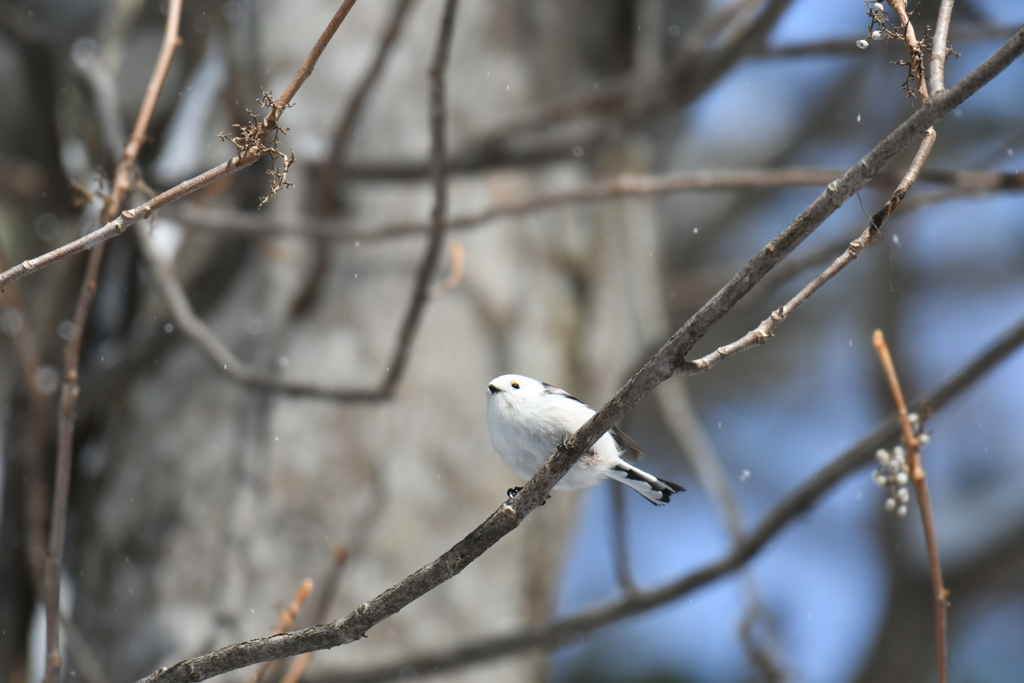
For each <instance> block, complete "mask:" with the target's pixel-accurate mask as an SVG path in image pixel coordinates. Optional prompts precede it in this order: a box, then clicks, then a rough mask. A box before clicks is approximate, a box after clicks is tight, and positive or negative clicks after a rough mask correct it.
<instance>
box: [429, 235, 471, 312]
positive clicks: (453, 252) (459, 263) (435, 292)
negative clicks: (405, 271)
mask: <svg viewBox="0 0 1024 683" xmlns="http://www.w3.org/2000/svg"><path fill="white" fill-rule="evenodd" d="M448 254H449V258H450V260H451V265H450V266H449V268H448V275H447V276H445V278H444V279H443V280H441V281H440V282H438V283H437V284H436V285H434V286H433V287H431V288H430V289H429V290H427V299H429V300H430V301H433V300H434V299H437V298H438V297H442V296H444V295H445V294H447V293H448V292H450V291H452V290H453V289H455V288H456V287H458V286H459V285H460V284H461V283H462V278H463V277H465V276H466V245H464V244H463V243H462V242H452V246H451V247H449V249H448Z"/></svg>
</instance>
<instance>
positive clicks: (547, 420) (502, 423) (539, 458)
mask: <svg viewBox="0 0 1024 683" xmlns="http://www.w3.org/2000/svg"><path fill="white" fill-rule="evenodd" d="M487 389H488V391H489V392H490V393H489V395H488V400H487V423H488V426H489V427H490V431H491V443H492V444H493V445H494V450H496V451H498V455H500V456H501V459H502V460H504V461H505V464H506V465H508V466H509V467H510V468H511V469H512V471H513V472H515V473H516V474H517V475H519V476H520V477H522V478H523V479H527V480H528V479H530V478H531V477H532V476H533V475H534V474H536V473H537V470H539V469H540V468H541V466H542V465H543V464H544V463H545V462H546V461H547V459H548V458H549V457H551V455H552V454H553V453H554V452H555V450H557V448H558V444H559V443H561V442H562V441H563V440H564V439H567V438H569V437H570V436H572V435H573V434H574V433H575V432H576V430H577V429H579V428H580V427H582V426H583V423H584V422H586V421H587V420H589V419H590V416H591V415H593V414H594V409H593V408H591V407H590V406H588V405H587V404H585V403H583V402H582V401H580V400H579V399H577V398H574V397H573V396H570V395H569V394H568V393H566V392H565V391H562V390H561V389H558V388H557V387H553V386H551V385H550V384H545V383H544V382H538V381H537V380H535V379H530V378H529V377H524V376H522V375H502V376H501V377H496V378H495V379H493V380H491V383H490V384H488V385H487ZM627 452H629V453H632V454H633V456H635V457H636V458H639V457H640V456H641V455H642V453H641V451H640V448H639V447H638V446H637V445H636V444H635V443H634V442H633V440H632V439H630V438H629V437H628V436H626V435H625V434H623V433H622V430H620V429H619V428H618V427H613V428H612V429H611V430H609V431H608V432H605V434H604V435H603V436H602V437H601V438H600V439H598V440H597V443H595V444H594V445H593V446H592V447H591V448H590V450H589V451H587V452H586V453H584V454H583V456H582V457H580V459H579V460H578V461H577V462H576V464H575V465H573V467H572V469H570V470H569V471H568V472H567V473H566V475H565V476H564V477H562V479H561V480H560V481H559V482H558V484H556V485H555V488H556V489H578V488H584V487H587V486H594V485H595V484H597V483H599V482H601V481H602V480H603V479H606V478H608V477H611V478H613V479H615V480H616V481H620V482H622V483H623V484H625V485H626V486H629V487H630V488H632V489H633V490H635V491H637V492H638V493H640V495H642V496H643V497H644V498H646V499H647V500H649V501H651V502H652V503H654V504H655V505H664V504H665V503H667V502H669V499H670V498H671V496H672V494H673V493H677V492H679V491H683V490H684V489H683V487H682V486H680V485H678V484H673V483H672V482H670V481H665V480H664V479H659V478H658V477H655V476H653V475H650V474H648V473H646V472H644V471H643V470H641V469H639V468H637V467H635V466H633V465H631V464H630V463H629V462H627V461H626V460H625V459H624V458H623V455H625V454H626V453H627Z"/></svg>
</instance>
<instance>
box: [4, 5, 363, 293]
mask: <svg viewBox="0 0 1024 683" xmlns="http://www.w3.org/2000/svg"><path fill="white" fill-rule="evenodd" d="M354 4H355V0H345V2H343V3H342V5H341V7H340V8H339V9H338V11H337V13H335V15H334V18H333V19H332V20H331V23H330V24H329V25H328V26H327V28H326V29H324V32H323V33H322V34H321V36H320V38H319V39H318V40H317V42H316V44H315V45H314V46H313V49H312V50H311V51H310V53H309V56H308V57H306V60H305V61H304V62H303V63H302V66H301V67H300V68H299V70H298V72H297V73H296V74H295V77H294V78H292V80H291V82H290V83H289V84H288V86H287V87H286V88H285V92H284V94H283V95H281V97H280V98H279V99H278V100H277V101H276V102H274V104H273V106H272V107H271V111H270V113H269V114H268V115H267V118H266V120H265V121H263V122H262V124H261V129H260V130H261V137H262V138H263V139H266V136H267V135H269V133H270V132H271V131H272V130H273V129H274V128H275V127H276V126H277V121H278V119H279V118H280V116H281V113H282V112H283V111H284V110H285V109H287V107H288V105H289V104H290V103H291V100H292V98H293V97H294V96H295V93H296V92H297V91H298V89H299V86H301V85H302V83H303V82H305V80H306V78H308V77H309V74H310V73H312V71H313V66H314V65H315V64H316V60H317V59H319V58H320V55H321V54H322V53H323V50H324V48H325V47H326V46H327V42H328V41H330V39H331V37H332V36H333V35H334V33H335V32H336V31H337V29H338V26H339V25H340V24H341V21H342V20H344V18H345V16H346V15H348V11H349V9H351V8H352V5H354ZM267 153H269V152H268V150H267V148H266V147H265V146H263V145H255V146H251V147H246V148H245V149H240V150H239V153H238V154H237V155H235V156H234V157H232V158H231V159H229V160H228V161H225V162H224V163H223V164H220V165H219V166H215V167H213V168H211V169H209V170H208V171H205V172H203V173H200V174H199V175H197V176H195V177H194V178H190V179H188V180H186V181H184V182H181V183H179V184H177V185H175V186H174V187H172V188H171V189H169V190H166V191H164V192H161V193H160V194H158V195H157V196H155V197H153V198H152V199H150V200H148V201H146V202H144V203H142V204H140V205H139V206H136V207H135V208H133V209H128V210H126V211H122V212H121V213H120V215H118V216H117V218H114V219H112V220H109V221H108V222H107V223H106V224H105V225H104V226H103V227H102V228H99V229H98V230H94V231H93V232H91V233H89V234H88V235H85V236H84V237H81V238H79V239H77V240H75V241H74V242H69V243H68V244H65V245H64V246H62V247H58V248H56V249H54V250H52V251H48V252H46V253H45V254H42V255H40V256H37V257H35V258H31V259H26V260H25V261H22V262H21V263H20V264H18V265H16V266H14V267H12V268H8V269H7V270H5V271H3V272H2V273H0V291H3V288H4V285H6V284H7V283H8V282H13V281H14V280H20V279H21V278H23V277H25V276H26V275H30V274H32V273H33V272H36V271H38V270H41V269H42V268H45V267H47V266H50V265H52V264H54V263H56V262H57V261H60V260H62V259H65V258H67V257H68V256H73V255H75V254H80V253H81V252H83V251H87V250H89V249H92V248H94V247H96V246H97V245H99V244H101V243H103V242H105V241H107V240H109V239H111V238H113V237H117V236H118V235H121V234H123V233H124V231H125V230H126V229H127V228H128V227H129V226H131V225H133V224H135V223H136V222H138V221H140V220H143V219H145V218H149V217H150V216H151V215H152V213H153V212H154V211H156V210H157V209H159V208H161V207H163V206H166V205H167V204H170V203H171V202H174V201H177V200H179V199H181V198H182V197H187V196H188V195H190V194H192V193H193V192H195V191H197V190H200V189H202V188H204V187H206V186H207V185H209V184H210V183H212V182H214V181H215V180H220V179H221V178H224V177H226V176H229V175H231V174H232V173H235V172H236V171H239V170H241V169H243V168H246V167H248V166H251V165H253V164H254V163H256V162H257V161H258V160H259V159H261V158H262V157H263V155H264V154H267Z"/></svg>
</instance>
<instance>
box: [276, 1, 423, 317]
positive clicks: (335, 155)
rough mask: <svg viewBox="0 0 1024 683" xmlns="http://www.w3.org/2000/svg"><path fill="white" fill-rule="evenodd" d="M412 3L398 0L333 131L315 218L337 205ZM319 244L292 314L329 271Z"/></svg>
mask: <svg viewBox="0 0 1024 683" xmlns="http://www.w3.org/2000/svg"><path fill="white" fill-rule="evenodd" d="M411 6H412V0H396V2H395V6H394V8H393V9H392V12H391V18H390V19H389V20H388V23H387V26H386V27H385V28H384V35H383V36H381V39H380V43H379V44H378V46H377V53H376V54H375V55H374V58H373V61H372V62H371V63H370V67H369V68H368V69H367V70H366V73H365V74H363V77H362V79H361V80H360V81H359V84H358V85H357V86H356V90H355V93H354V94H353V95H352V98H351V99H350V100H349V102H348V106H347V107H346V109H345V112H344V114H343V115H342V117H341V121H340V122H339V123H338V127H337V128H336V129H335V131H334V138H333V139H332V140H331V151H330V152H329V153H328V154H327V162H326V163H325V164H324V165H323V167H322V168H321V169H320V173H319V177H318V178H317V182H316V187H315V188H314V190H313V199H312V205H313V212H312V213H313V217H314V219H323V218H325V217H327V216H329V215H330V213H331V208H332V206H333V204H334V193H335V189H336V188H335V181H336V180H337V177H338V168H339V167H340V166H341V162H342V161H343V160H344V159H345V158H346V155H347V152H348V146H349V143H350V141H351V140H352V135H353V132H354V131H355V128H356V123H358V121H359V117H360V115H361V114H362V111H363V105H364V103H365V102H366V98H367V96H368V95H369V94H370V91H371V90H372V89H373V86H374V85H375V84H376V83H377V81H378V78H379V76H380V74H381V72H382V71H383V70H384V64H385V62H386V61H387V58H388V56H389V55H390V54H391V48H392V46H393V45H394V43H395V39H396V38H397V37H398V33H399V30H400V29H401V27H402V24H403V22H404V21H405V17H406V15H407V14H408V12H409V8H410V7H411ZM319 246H320V248H318V249H316V250H315V251H314V263H313V266H312V268H310V270H309V272H308V274H307V276H306V281H305V283H304V284H303V285H302V287H301V288H300V290H299V294H298V295H297V296H296V297H295V301H294V303H293V304H292V315H299V314H301V313H303V312H304V311H306V310H308V309H309V308H310V307H311V306H312V305H313V303H314V302H315V301H316V298H317V294H318V291H319V288H320V283H321V281H322V280H323V276H324V273H326V272H327V268H328V262H329V257H330V251H329V250H328V249H326V248H325V247H326V245H325V244H323V238H321V244H320V245H319Z"/></svg>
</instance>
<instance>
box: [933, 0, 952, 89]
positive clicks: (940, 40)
mask: <svg viewBox="0 0 1024 683" xmlns="http://www.w3.org/2000/svg"><path fill="white" fill-rule="evenodd" d="M952 19H953V0H942V2H940V3H939V16H938V17H937V18H936V19H935V35H933V36H932V54H931V59H930V60H929V61H928V82H929V85H930V86H931V89H932V92H933V93H940V92H942V91H943V90H945V89H946V83H945V80H946V58H947V57H948V56H949V52H950V50H949V48H948V47H947V46H946V43H947V41H948V38H949V23H950V21H952Z"/></svg>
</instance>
